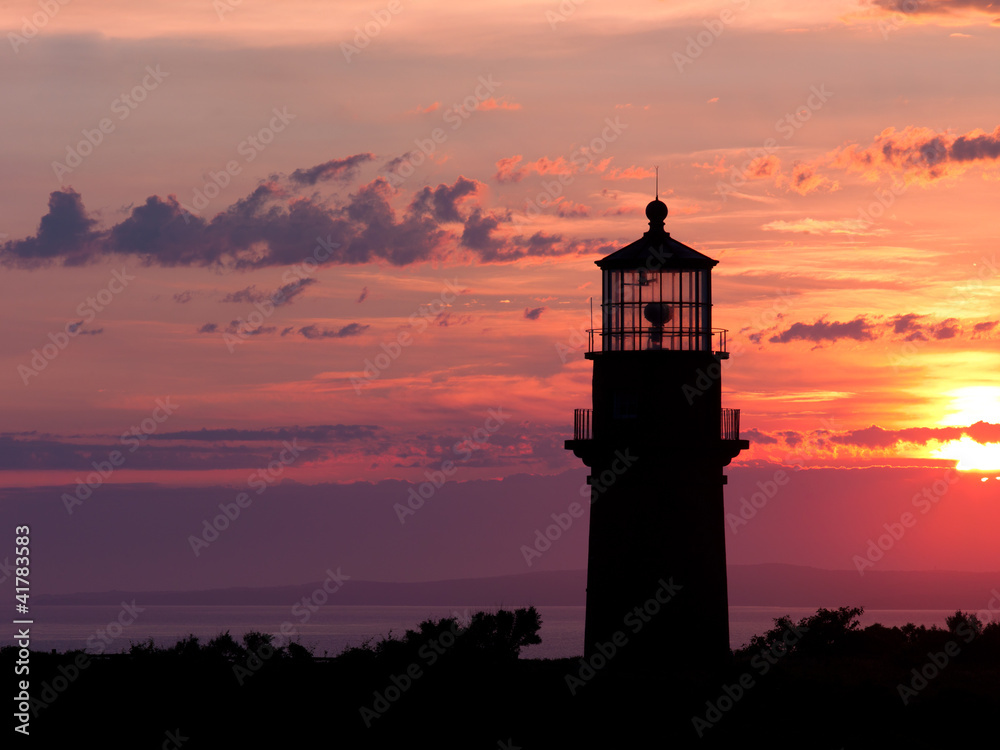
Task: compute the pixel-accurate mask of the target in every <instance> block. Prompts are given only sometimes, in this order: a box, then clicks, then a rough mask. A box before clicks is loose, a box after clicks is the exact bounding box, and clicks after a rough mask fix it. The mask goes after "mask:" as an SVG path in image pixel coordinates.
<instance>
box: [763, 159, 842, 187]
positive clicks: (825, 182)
mask: <svg viewBox="0 0 1000 750" xmlns="http://www.w3.org/2000/svg"><path fill="white" fill-rule="evenodd" d="M778 184H779V185H780V184H784V185H787V186H788V187H789V188H790V189H791V190H794V191H795V192H796V193H798V194H799V195H807V194H809V193H813V192H815V191H817V190H823V191H828V192H831V193H832V192H834V191H835V190H839V189H840V184H839V183H838V182H836V181H835V180H831V179H830V178H829V177H826V176H825V175H821V174H819V173H818V172H817V171H816V167H815V166H814V165H812V164H796V165H795V166H793V167H792V173H791V175H790V176H788V177H785V176H783V175H782V176H780V177H779V179H778Z"/></svg>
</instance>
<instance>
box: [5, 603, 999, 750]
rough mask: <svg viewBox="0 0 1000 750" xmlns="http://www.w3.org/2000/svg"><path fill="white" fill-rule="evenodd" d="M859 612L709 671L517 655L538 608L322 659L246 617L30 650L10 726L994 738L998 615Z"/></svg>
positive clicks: (689, 741) (724, 739)
mask: <svg viewBox="0 0 1000 750" xmlns="http://www.w3.org/2000/svg"><path fill="white" fill-rule="evenodd" d="M860 614H861V610H860V609H858V608H853V609H852V608H841V609H838V610H825V609H821V610H819V611H818V612H817V613H816V614H815V615H812V616H811V617H807V618H803V619H802V620H799V621H798V622H793V621H792V620H791V619H790V618H787V617H785V618H779V619H777V620H775V625H774V627H773V628H772V629H770V630H769V631H767V632H766V633H763V634H761V635H758V636H755V637H754V638H753V640H752V641H751V643H750V644H749V645H748V646H747V647H746V648H743V649H740V650H739V651H737V652H736V653H735V654H734V655H733V659H732V662H731V663H730V664H729V665H728V666H727V667H726V668H725V669H724V670H722V671H708V670H704V671H692V670H687V671H677V670H676V669H674V668H672V667H671V665H669V664H667V665H657V664H651V663H642V660H641V659H640V660H635V659H623V658H620V655H619V654H613V653H610V650H609V653H608V656H607V657H604V656H601V652H600V650H598V653H597V654H595V655H594V656H592V657H590V659H589V660H587V661H584V660H583V659H581V658H576V659H553V660H533V659H528V660H525V659H519V658H518V657H519V654H520V650H521V648H523V647H524V646H526V645H530V644H532V643H538V642H539V639H538V630H539V627H540V625H541V622H540V619H539V616H538V613H537V611H535V610H534V608H530V609H519V610H516V611H505V610H501V611H499V612H493V613H486V612H478V613H475V614H474V615H472V616H471V617H460V616H457V615H456V617H452V618H444V619H441V620H437V621H431V620H427V621H425V622H423V623H421V624H420V625H419V626H418V628H417V629H415V630H407V631H406V632H405V633H404V634H403V636H402V637H398V638H395V637H387V638H382V639H380V640H377V641H374V640H373V641H370V642H368V643H365V644H363V645H361V646H359V647H355V648H351V649H347V650H345V651H344V652H343V653H342V654H339V655H337V656H336V657H333V658H318V657H316V656H314V655H313V654H311V653H310V652H309V650H308V649H306V648H305V647H303V646H301V645H300V644H298V643H296V642H290V643H280V642H277V641H276V640H275V639H274V638H273V637H272V636H271V635H269V634H263V633H257V632H251V633H246V634H244V635H243V636H242V638H240V639H239V640H237V639H236V638H233V637H232V636H231V635H230V634H229V633H223V634H221V635H219V636H217V637H215V638H212V639H211V640H209V641H208V642H205V643H202V642H201V641H199V639H198V638H195V637H193V636H190V637H188V638H185V639H183V640H181V641H179V642H178V643H176V644H175V645H173V646H170V647H159V646H156V645H155V644H154V643H152V642H150V641H147V642H142V643H135V644H132V645H131V646H130V648H129V649H128V650H127V651H126V652H124V653H122V654H115V655H105V656H102V657H95V656H88V655H86V654H84V653H83V652H69V653H64V654H48V653H38V652H33V653H32V654H31V661H30V666H31V672H30V681H31V694H32V699H33V706H32V713H33V714H34V715H33V717H32V720H31V725H30V732H31V735H30V738H31V742H30V743H22V744H27V745H28V746H37V747H57V746H68V744H69V743H70V742H79V741H81V740H83V739H85V738H94V739H95V740H97V741H98V742H99V744H100V746H101V747H105V748H119V747H120V748H130V749H131V748H145V747H149V748H185V749H188V748H221V747H240V748H271V747H285V746H290V745H292V744H299V743H303V745H304V744H305V743H310V745H311V744H314V743H315V742H317V741H318V740H320V741H322V742H323V743H324V744H325V745H334V746H338V747H401V746H404V743H407V744H408V743H411V742H412V743H416V742H419V743H421V744H427V743H432V744H433V746H434V747H444V748H448V747H455V748H490V749H491V750H497V748H518V747H520V748H525V750H528V749H529V748H569V747H574V748H575V747H583V748H589V747H595V748H596V747H618V746H626V745H627V744H629V743H635V744H637V746H643V747H647V746H648V747H652V746H657V745H659V746H669V747H735V746H739V745H740V744H742V743H745V742H746V741H747V740H749V739H753V738H761V739H765V740H768V741H770V742H773V743H778V742H795V743H797V744H798V745H800V746H806V747H815V748H827V747H828V748H852V747H879V748H885V747H896V746H902V745H903V744H905V746H906V747H908V748H938V747H948V746H952V745H954V744H957V743H958V742H959V741H961V740H962V739H966V740H968V739H973V738H976V737H978V736H983V737H988V736H996V735H995V733H996V731H997V728H998V724H997V722H998V719H997V717H998V716H1000V624H998V623H991V624H988V625H986V626H984V625H983V624H982V623H981V622H980V621H979V620H978V619H977V618H976V617H975V616H974V615H969V614H966V613H962V612H956V614H955V615H954V616H952V617H950V618H948V621H947V627H946V628H925V627H922V626H921V627H917V626H914V625H907V626H904V627H902V628H898V627H897V628H886V627H883V626H881V625H872V626H869V627H867V628H861V627H860V625H859V623H858V617H859V615H860ZM691 627H692V629H694V628H697V623H696V622H693V623H691ZM629 645H632V644H626V645H625V646H623V647H622V648H623V649H627V648H628V647H629ZM676 646H677V649H678V652H680V651H681V650H683V649H684V648H685V644H684V643H678V644H676ZM16 658H17V651H16V649H13V648H9V647H8V648H4V649H3V650H2V652H0V661H2V662H3V664H4V667H3V668H4V669H9V670H10V671H9V672H7V673H8V674H13V671H14V663H15V660H16ZM637 662H638V663H637ZM991 733H992V734H991ZM15 738H16V739H18V740H20V739H21V738H20V737H15Z"/></svg>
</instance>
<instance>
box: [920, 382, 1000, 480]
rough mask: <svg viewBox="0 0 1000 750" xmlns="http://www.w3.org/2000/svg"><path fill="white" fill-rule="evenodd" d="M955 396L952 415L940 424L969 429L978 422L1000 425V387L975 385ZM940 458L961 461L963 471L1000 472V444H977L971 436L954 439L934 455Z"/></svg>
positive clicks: (961, 390)
mask: <svg viewBox="0 0 1000 750" xmlns="http://www.w3.org/2000/svg"><path fill="white" fill-rule="evenodd" d="M948 395H949V396H951V404H950V407H949V413H948V414H947V416H945V417H944V418H943V419H942V420H941V422H940V424H941V425H944V426H951V427H968V426H969V425H972V424H975V423H976V422H990V423H993V424H998V423H1000V387H997V386H993V385H975V386H968V387H966V388H959V389H957V390H954V391H952V392H951V393H949V394H948ZM934 455H935V457H937V458H948V459H951V460H953V461H958V463H957V464H956V465H955V468H956V469H958V470H959V471H1000V443H977V442H976V441H975V440H973V439H972V438H970V437H968V436H967V435H964V436H962V438H961V439H960V440H950V441H948V442H947V443H945V444H944V445H942V446H941V447H940V448H938V449H937V450H936V451H935V452H934Z"/></svg>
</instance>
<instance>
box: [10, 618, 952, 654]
mask: <svg viewBox="0 0 1000 750" xmlns="http://www.w3.org/2000/svg"><path fill="white" fill-rule="evenodd" d="M139 606H140V607H141V605H139ZM478 609H482V608H481V607H470V606H467V605H454V606H450V607H439V606H427V607H417V606H405V607H390V606H382V607H372V606H344V605H341V606H332V605H331V606H325V607H320V608H318V609H317V610H316V611H315V612H309V613H306V612H304V611H302V610H296V612H295V613H293V611H292V610H291V609H290V608H289V607H285V606H218V607H216V606H173V605H171V606H147V607H143V608H142V611H140V612H136V613H135V614H134V616H133V615H132V614H129V613H124V614H123V610H122V607H121V606H94V605H64V606H33V607H32V608H31V617H32V619H34V624H33V625H32V626H31V638H32V641H31V648H32V649H33V650H35V651H48V650H51V649H55V650H57V651H67V650H70V649H84V650H86V651H88V652H90V653H101V652H103V653H117V652H120V651H123V650H126V651H127V650H128V648H129V645H130V644H131V643H138V642H141V641H147V640H148V639H150V638H152V639H153V642H154V643H155V644H156V645H157V646H172V645H174V644H175V643H176V642H177V641H178V640H180V639H181V638H184V637H186V636H188V635H195V636H197V637H198V638H199V639H200V640H201V642H202V643H206V642H207V641H208V640H209V639H211V638H213V637H215V636H216V635H218V634H219V633H222V632H225V631H227V630H228V631H229V632H230V634H231V635H232V636H233V637H234V638H236V639H237V640H238V639H240V638H241V637H242V636H243V634H244V633H246V632H249V631H252V630H256V631H261V632H265V633H272V634H274V635H276V636H277V635H278V634H279V632H280V631H281V628H282V623H286V622H287V623H291V624H292V626H294V628H295V633H296V635H294V636H293V638H292V639H293V640H296V641H298V642H299V643H301V644H302V645H303V646H306V647H307V648H310V649H311V650H312V652H313V654H315V655H316V656H324V655H327V656H335V655H337V654H339V653H340V652H341V651H343V650H344V648H346V647H349V646H359V645H361V644H362V643H364V642H365V641H372V642H376V641H378V640H379V639H380V638H381V637H384V636H390V635H392V636H402V634H403V633H404V631H406V630H407V629H408V628H409V629H416V627H417V626H418V625H419V623H420V622H422V621H423V620H427V619H435V620H436V619H440V618H442V617H451V616H456V615H457V616H462V615H464V614H465V613H466V612H468V613H470V614H471V613H473V612H475V611H477V610H478ZM538 611H539V613H540V614H541V617H542V628H541V631H540V636H541V639H542V642H541V644H539V645H536V646H529V647H528V648H526V649H524V650H523V651H522V653H521V656H522V658H529V659H556V658H564V657H572V656H580V655H582V654H583V623H584V607H582V606H579V607H538ZM815 612H816V610H815V609H811V608H805V607H730V609H729V629H730V643H731V645H732V646H733V648H739V647H741V646H745V645H746V644H747V643H748V642H749V641H750V638H751V637H752V636H753V635H756V634H759V633H763V632H764V631H766V630H767V629H768V628H770V627H772V626H773V624H774V619H775V618H777V617H781V616H783V615H789V616H790V617H791V618H792V619H793V620H794V621H796V622H797V621H798V620H800V619H801V618H803V617H808V616H809V615H812V614H815ZM307 614H308V618H305V616H306V615H307ZM951 614H954V612H953V611H952V610H929V609H919V610H918V609H911V610H902V609H898V610H871V611H866V612H865V613H864V615H863V616H862V617H861V624H862V625H870V624H872V623H876V622H878V623H881V624H883V625H886V626H887V627H892V626H894V625H905V624H906V623H908V622H912V623H914V624H916V625H926V626H927V627H931V626H932V625H937V626H939V627H944V622H945V618H946V617H947V616H949V615H951ZM133 617H134V619H133ZM129 620H132V622H130V623H129ZM303 620H304V621H303ZM123 622H124V623H129V624H126V625H122V623H123ZM285 629H286V630H288V627H287V626H286V628H285ZM12 642H13V641H12V639H10V638H8V639H6V641H5V644H4V645H9V644H12Z"/></svg>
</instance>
